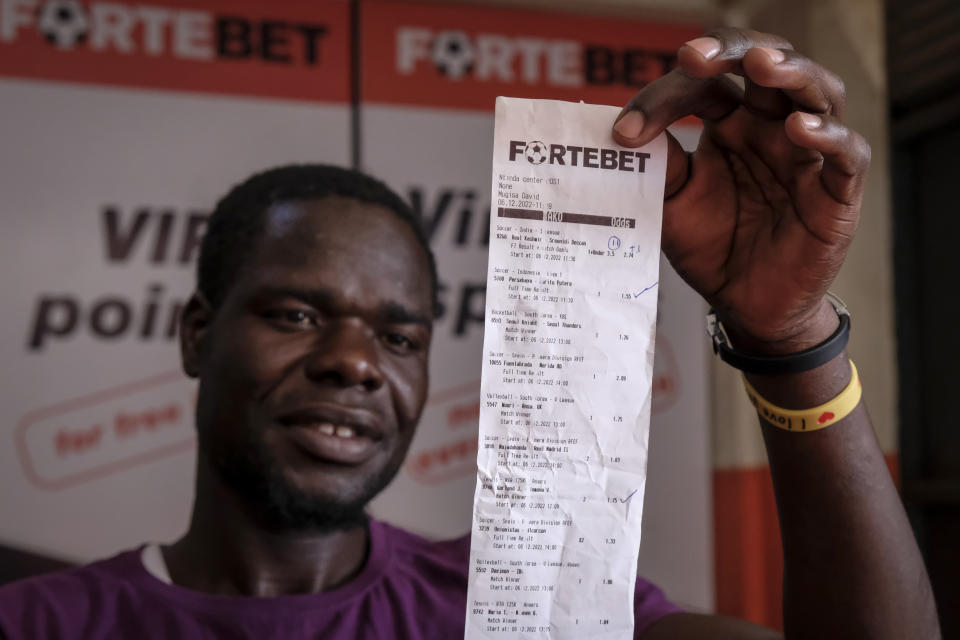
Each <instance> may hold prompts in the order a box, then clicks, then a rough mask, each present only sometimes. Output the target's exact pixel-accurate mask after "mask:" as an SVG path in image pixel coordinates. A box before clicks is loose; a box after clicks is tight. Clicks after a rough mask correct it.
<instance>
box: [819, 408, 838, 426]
mask: <svg viewBox="0 0 960 640" xmlns="http://www.w3.org/2000/svg"><path fill="white" fill-rule="evenodd" d="M835 417H836V415H835V414H833V413H831V412H830V411H824V412H823V415H822V416H820V417H819V418H817V422H819V423H820V424H823V423H824V422H826V421H828V420H833V419H834V418H835Z"/></svg>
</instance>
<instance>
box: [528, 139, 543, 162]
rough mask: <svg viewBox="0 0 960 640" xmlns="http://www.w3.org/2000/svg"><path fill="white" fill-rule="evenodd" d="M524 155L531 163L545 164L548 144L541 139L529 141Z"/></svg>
mask: <svg viewBox="0 0 960 640" xmlns="http://www.w3.org/2000/svg"><path fill="white" fill-rule="evenodd" d="M523 155H524V156H525V157H526V158H527V162H529V163H530V164H543V162H544V161H545V160H546V159H547V145H545V144H544V143H542V142H540V141H539V140H534V141H533V142H528V143H527V146H526V147H524V149H523Z"/></svg>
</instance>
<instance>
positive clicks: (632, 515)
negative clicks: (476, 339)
mask: <svg viewBox="0 0 960 640" xmlns="http://www.w3.org/2000/svg"><path fill="white" fill-rule="evenodd" d="M617 113H618V109H617V108H614V107H604V106H596V105H586V104H575V103H569V102H557V101H552V100H521V99H514V98H498V99H497V107H496V127H495V133H494V155H493V199H492V203H493V204H492V210H491V218H490V261H489V267H488V271H487V300H486V305H487V306H486V324H485V333H484V345H483V357H484V361H483V374H482V383H481V410H480V434H479V444H478V449H479V451H478V454H477V489H476V495H475V497H474V511H473V533H472V542H471V550H470V583H469V589H468V596H467V624H466V634H465V637H466V638H468V639H474V638H511V639H512V638H576V639H577V640H581V639H583V638H598V637H602V638H623V639H628V638H632V637H633V635H632V634H633V631H632V630H633V591H634V584H635V580H636V566H637V554H638V550H639V545H640V520H641V514H642V510H643V492H644V484H645V481H646V467H647V434H648V431H649V422H650V391H651V378H652V373H653V350H654V337H655V325H656V315H657V285H658V277H659V276H658V274H659V255H660V222H661V217H662V205H663V184H664V172H665V168H666V141H665V139H664V137H663V136H660V137H658V138H657V139H656V140H655V141H654V142H652V143H651V144H649V145H647V146H645V147H643V148H640V149H627V148H623V147H619V146H618V145H617V144H616V143H615V142H614V141H613V140H612V138H611V135H610V128H611V125H612V124H613V121H614V119H615V118H616V116H617Z"/></svg>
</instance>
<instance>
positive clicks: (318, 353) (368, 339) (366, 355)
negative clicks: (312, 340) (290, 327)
mask: <svg viewBox="0 0 960 640" xmlns="http://www.w3.org/2000/svg"><path fill="white" fill-rule="evenodd" d="M304 368H305V370H306V375H307V377H308V378H310V379H311V380H313V381H315V382H318V383H322V384H330V385H335V386H338V387H357V386H359V387H363V388H364V389H365V390H367V391H376V390H377V389H379V388H380V387H382V386H383V383H384V380H383V372H382V371H381V369H380V363H379V355H378V350H377V335H376V332H375V331H374V330H373V329H371V328H370V327H368V326H367V325H366V324H365V323H364V322H362V321H360V320H353V319H344V320H339V321H336V322H332V323H330V324H329V325H328V326H326V327H324V330H323V332H322V334H321V336H320V339H319V340H317V343H316V345H315V346H314V348H313V350H312V351H311V353H310V355H309V356H308V358H307V359H306V362H305V367H304Z"/></svg>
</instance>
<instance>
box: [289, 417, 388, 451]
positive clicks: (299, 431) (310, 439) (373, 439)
mask: <svg viewBox="0 0 960 640" xmlns="http://www.w3.org/2000/svg"><path fill="white" fill-rule="evenodd" d="M279 422H280V424H282V425H283V426H284V427H286V428H287V432H288V433H289V434H290V437H291V438H292V439H293V441H294V443H295V444H296V445H297V446H298V447H299V448H300V449H301V450H302V451H303V452H304V453H306V454H307V455H309V456H310V457H313V458H316V459H318V460H321V461H324V462H333V463H338V464H351V465H355V464H360V463H362V462H365V461H366V460H368V459H369V458H370V457H371V456H372V455H373V454H374V452H375V451H376V446H377V443H378V442H379V441H380V440H381V439H382V429H381V428H380V426H379V424H378V422H377V421H376V420H375V419H374V418H373V417H371V416H370V415H369V414H368V413H367V412H365V411H359V410H352V409H350V410H348V409H340V408H333V407H320V408H310V409H303V410H299V411H295V412H293V413H290V414H287V415H285V416H283V417H281V418H280V420H279Z"/></svg>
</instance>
